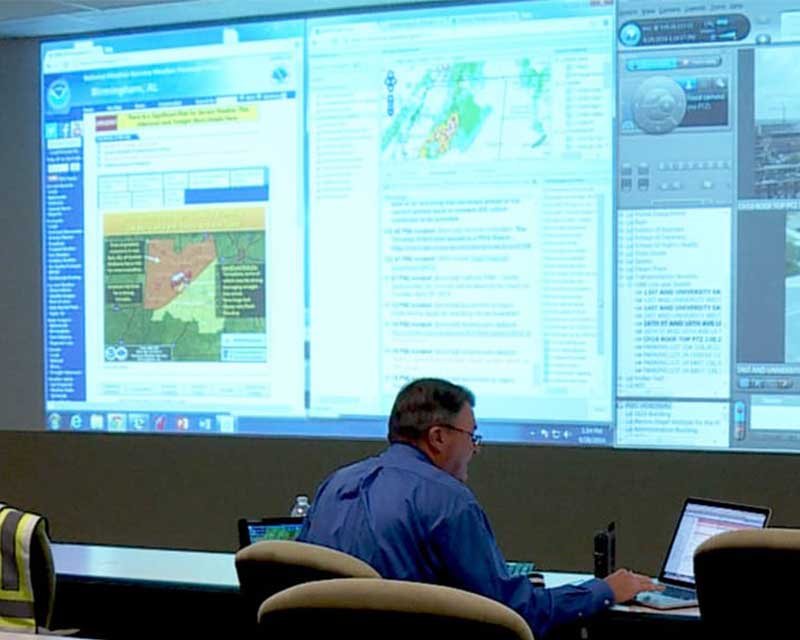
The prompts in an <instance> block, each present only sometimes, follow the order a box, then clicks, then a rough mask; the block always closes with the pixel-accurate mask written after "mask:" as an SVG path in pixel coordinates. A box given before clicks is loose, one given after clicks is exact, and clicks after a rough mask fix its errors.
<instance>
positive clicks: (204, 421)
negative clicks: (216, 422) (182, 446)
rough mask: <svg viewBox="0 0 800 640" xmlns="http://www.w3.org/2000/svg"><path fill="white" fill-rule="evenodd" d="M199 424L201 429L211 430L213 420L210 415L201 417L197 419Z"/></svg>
mask: <svg viewBox="0 0 800 640" xmlns="http://www.w3.org/2000/svg"><path fill="white" fill-rule="evenodd" d="M197 426H198V427H199V428H200V430H201V431H211V427H212V420H211V418H209V417H205V418H200V419H198V420H197Z"/></svg>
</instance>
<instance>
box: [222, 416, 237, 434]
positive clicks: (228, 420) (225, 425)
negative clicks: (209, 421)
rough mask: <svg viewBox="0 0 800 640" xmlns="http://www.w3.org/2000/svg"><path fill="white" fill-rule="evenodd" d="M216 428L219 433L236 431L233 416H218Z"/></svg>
mask: <svg viewBox="0 0 800 640" xmlns="http://www.w3.org/2000/svg"><path fill="white" fill-rule="evenodd" d="M217 427H218V428H219V432H220V433H233V432H234V431H235V429H236V422H235V420H234V417H233V416H225V415H218V416H217Z"/></svg>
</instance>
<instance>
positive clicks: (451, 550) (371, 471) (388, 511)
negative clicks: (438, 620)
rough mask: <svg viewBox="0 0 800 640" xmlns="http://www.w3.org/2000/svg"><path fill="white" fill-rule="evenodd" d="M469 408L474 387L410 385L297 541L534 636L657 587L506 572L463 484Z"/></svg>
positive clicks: (323, 492) (470, 440)
mask: <svg viewBox="0 0 800 640" xmlns="http://www.w3.org/2000/svg"><path fill="white" fill-rule="evenodd" d="M474 405H475V398H474V396H473V394H472V392H471V391H469V390H468V389H465V388H464V387H461V386H458V385H455V384H452V383H450V382H447V381H446V380H440V379H436V378H425V379H420V380H416V381H414V382H411V383H409V384H408V385H406V386H405V387H404V388H403V389H402V390H401V391H400V393H399V394H398V396H397V398H396V399H395V402H394V406H393V407H392V413H391V415H390V417H389V442H390V443H391V444H390V446H389V448H388V449H386V450H385V451H384V452H383V453H382V454H380V455H378V456H376V457H374V458H368V459H366V460H362V461H360V462H356V463H354V464H351V465H349V466H347V467H343V468H341V469H339V470H338V471H335V472H334V473H333V474H332V475H331V476H330V477H329V478H328V479H327V480H325V482H323V483H322V485H321V486H320V488H319V489H318V490H317V494H316V496H315V497H314V501H313V503H312V505H311V510H310V511H309V513H308V516H307V517H306V520H305V523H304V525H303V529H302V530H301V532H300V535H299V537H298V540H302V541H305V542H312V543H315V544H321V545H324V546H327V547H332V548H334V549H339V550H341V551H344V552H345V553H349V554H351V555H354V556H356V557H358V558H361V559H362V560H364V561H365V562H367V563H369V564H370V565H372V566H373V567H374V568H375V570H376V571H378V573H380V574H381V575H382V576H383V577H384V578H394V579H398V580H414V581H418V582H428V583H433V584H442V585H446V586H450V587H456V588H459V589H465V590H467V591H472V592H474V593H478V594H481V595H483V596H486V597H489V598H492V599H494V600H497V601H499V602H502V603H503V604H505V605H507V606H509V607H511V608H512V609H514V610H515V611H516V612H517V613H519V614H520V615H521V616H522V617H523V618H525V620H527V622H528V624H529V625H530V627H531V629H532V630H533V633H534V635H535V636H536V637H542V636H544V635H545V634H546V633H548V631H549V630H550V629H552V628H553V627H557V626H559V625H561V624H564V623H568V622H574V621H576V620H578V619H580V618H582V617H584V616H589V615H592V614H594V613H596V612H598V611H601V610H603V609H607V608H608V607H610V606H611V605H612V604H613V603H614V602H625V601H627V600H630V599H631V598H633V596H634V595H636V594H637V593H639V592H640V591H649V590H653V589H655V588H656V587H655V586H654V585H653V583H652V581H651V580H650V579H649V578H647V577H645V576H640V575H637V574H634V573H631V572H629V571H625V570H619V571H617V572H615V573H614V574H612V575H610V576H609V577H608V578H606V579H605V580H598V579H593V580H589V581H588V582H585V583H583V584H581V585H578V586H572V585H570V586H564V587H559V588H556V589H544V588H537V587H534V586H533V585H532V584H531V582H530V581H529V580H528V579H527V577H525V576H511V575H509V573H508V570H507V568H506V563H505V560H504V558H503V555H502V553H501V552H500V549H498V547H497V542H496V540H495V537H494V533H493V532H492V528H491V526H490V525H489V521H488V519H487V518H486V514H485V513H484V512H483V509H482V508H481V507H480V505H479V504H478V502H477V500H476V499H475V496H474V495H473V493H472V491H471V490H470V489H469V488H468V487H467V486H466V484H464V483H465V482H466V480H467V466H468V465H469V461H470V459H471V458H472V456H473V455H474V454H475V452H476V451H477V448H478V446H479V444H480V436H479V435H478V434H477V433H476V429H477V426H476V424H475V415H474V413H473V406H474Z"/></svg>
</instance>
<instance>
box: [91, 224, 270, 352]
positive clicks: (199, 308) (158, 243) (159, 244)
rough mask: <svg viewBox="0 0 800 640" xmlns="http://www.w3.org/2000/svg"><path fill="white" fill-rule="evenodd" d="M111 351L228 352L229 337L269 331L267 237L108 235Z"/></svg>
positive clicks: (108, 336)
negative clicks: (265, 242) (265, 241)
mask: <svg viewBox="0 0 800 640" xmlns="http://www.w3.org/2000/svg"><path fill="white" fill-rule="evenodd" d="M105 253H106V260H105V279H106V304H105V358H106V360H123V361H124V360H131V361H138V362H164V361H195V362H196V361H207V362H218V361H220V360H225V359H228V358H226V355H225V354H226V353H227V352H233V353H241V351H238V350H235V349H231V350H228V351H226V349H225V345H224V339H225V337H226V336H232V335H233V336H242V335H245V336H246V335H247V334H254V335H257V336H258V335H263V334H264V332H265V308H264V307H265V304H264V289H265V283H264V253H265V251H264V236H263V234H262V233H257V232H227V233H201V234H185V233H179V234H172V235H157V236H149V237H142V236H117V237H110V238H106V249H105Z"/></svg>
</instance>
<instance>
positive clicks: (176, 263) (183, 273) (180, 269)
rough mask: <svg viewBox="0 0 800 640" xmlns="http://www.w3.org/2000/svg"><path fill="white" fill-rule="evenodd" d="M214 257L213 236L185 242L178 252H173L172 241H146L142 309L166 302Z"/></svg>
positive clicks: (179, 291)
mask: <svg viewBox="0 0 800 640" xmlns="http://www.w3.org/2000/svg"><path fill="white" fill-rule="evenodd" d="M216 259H217V247H216V245H215V244H214V239H213V238H209V239H208V240H203V241H202V242H196V243H194V244H190V245H187V246H185V247H184V248H183V251H181V252H180V253H175V244H174V241H173V240H150V241H148V243H147V255H146V256H145V268H144V273H145V286H144V308H145V309H160V308H161V307H163V306H166V305H168V304H169V303H170V302H172V301H173V300H174V299H175V298H177V297H178V296H179V295H180V294H181V292H182V291H183V290H184V289H185V288H186V286H187V285H189V284H191V282H192V280H194V279H195V278H197V277H198V276H199V275H200V274H201V273H202V272H203V271H204V270H205V268H206V267H207V266H208V265H210V264H211V263H212V262H214V260H216Z"/></svg>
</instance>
